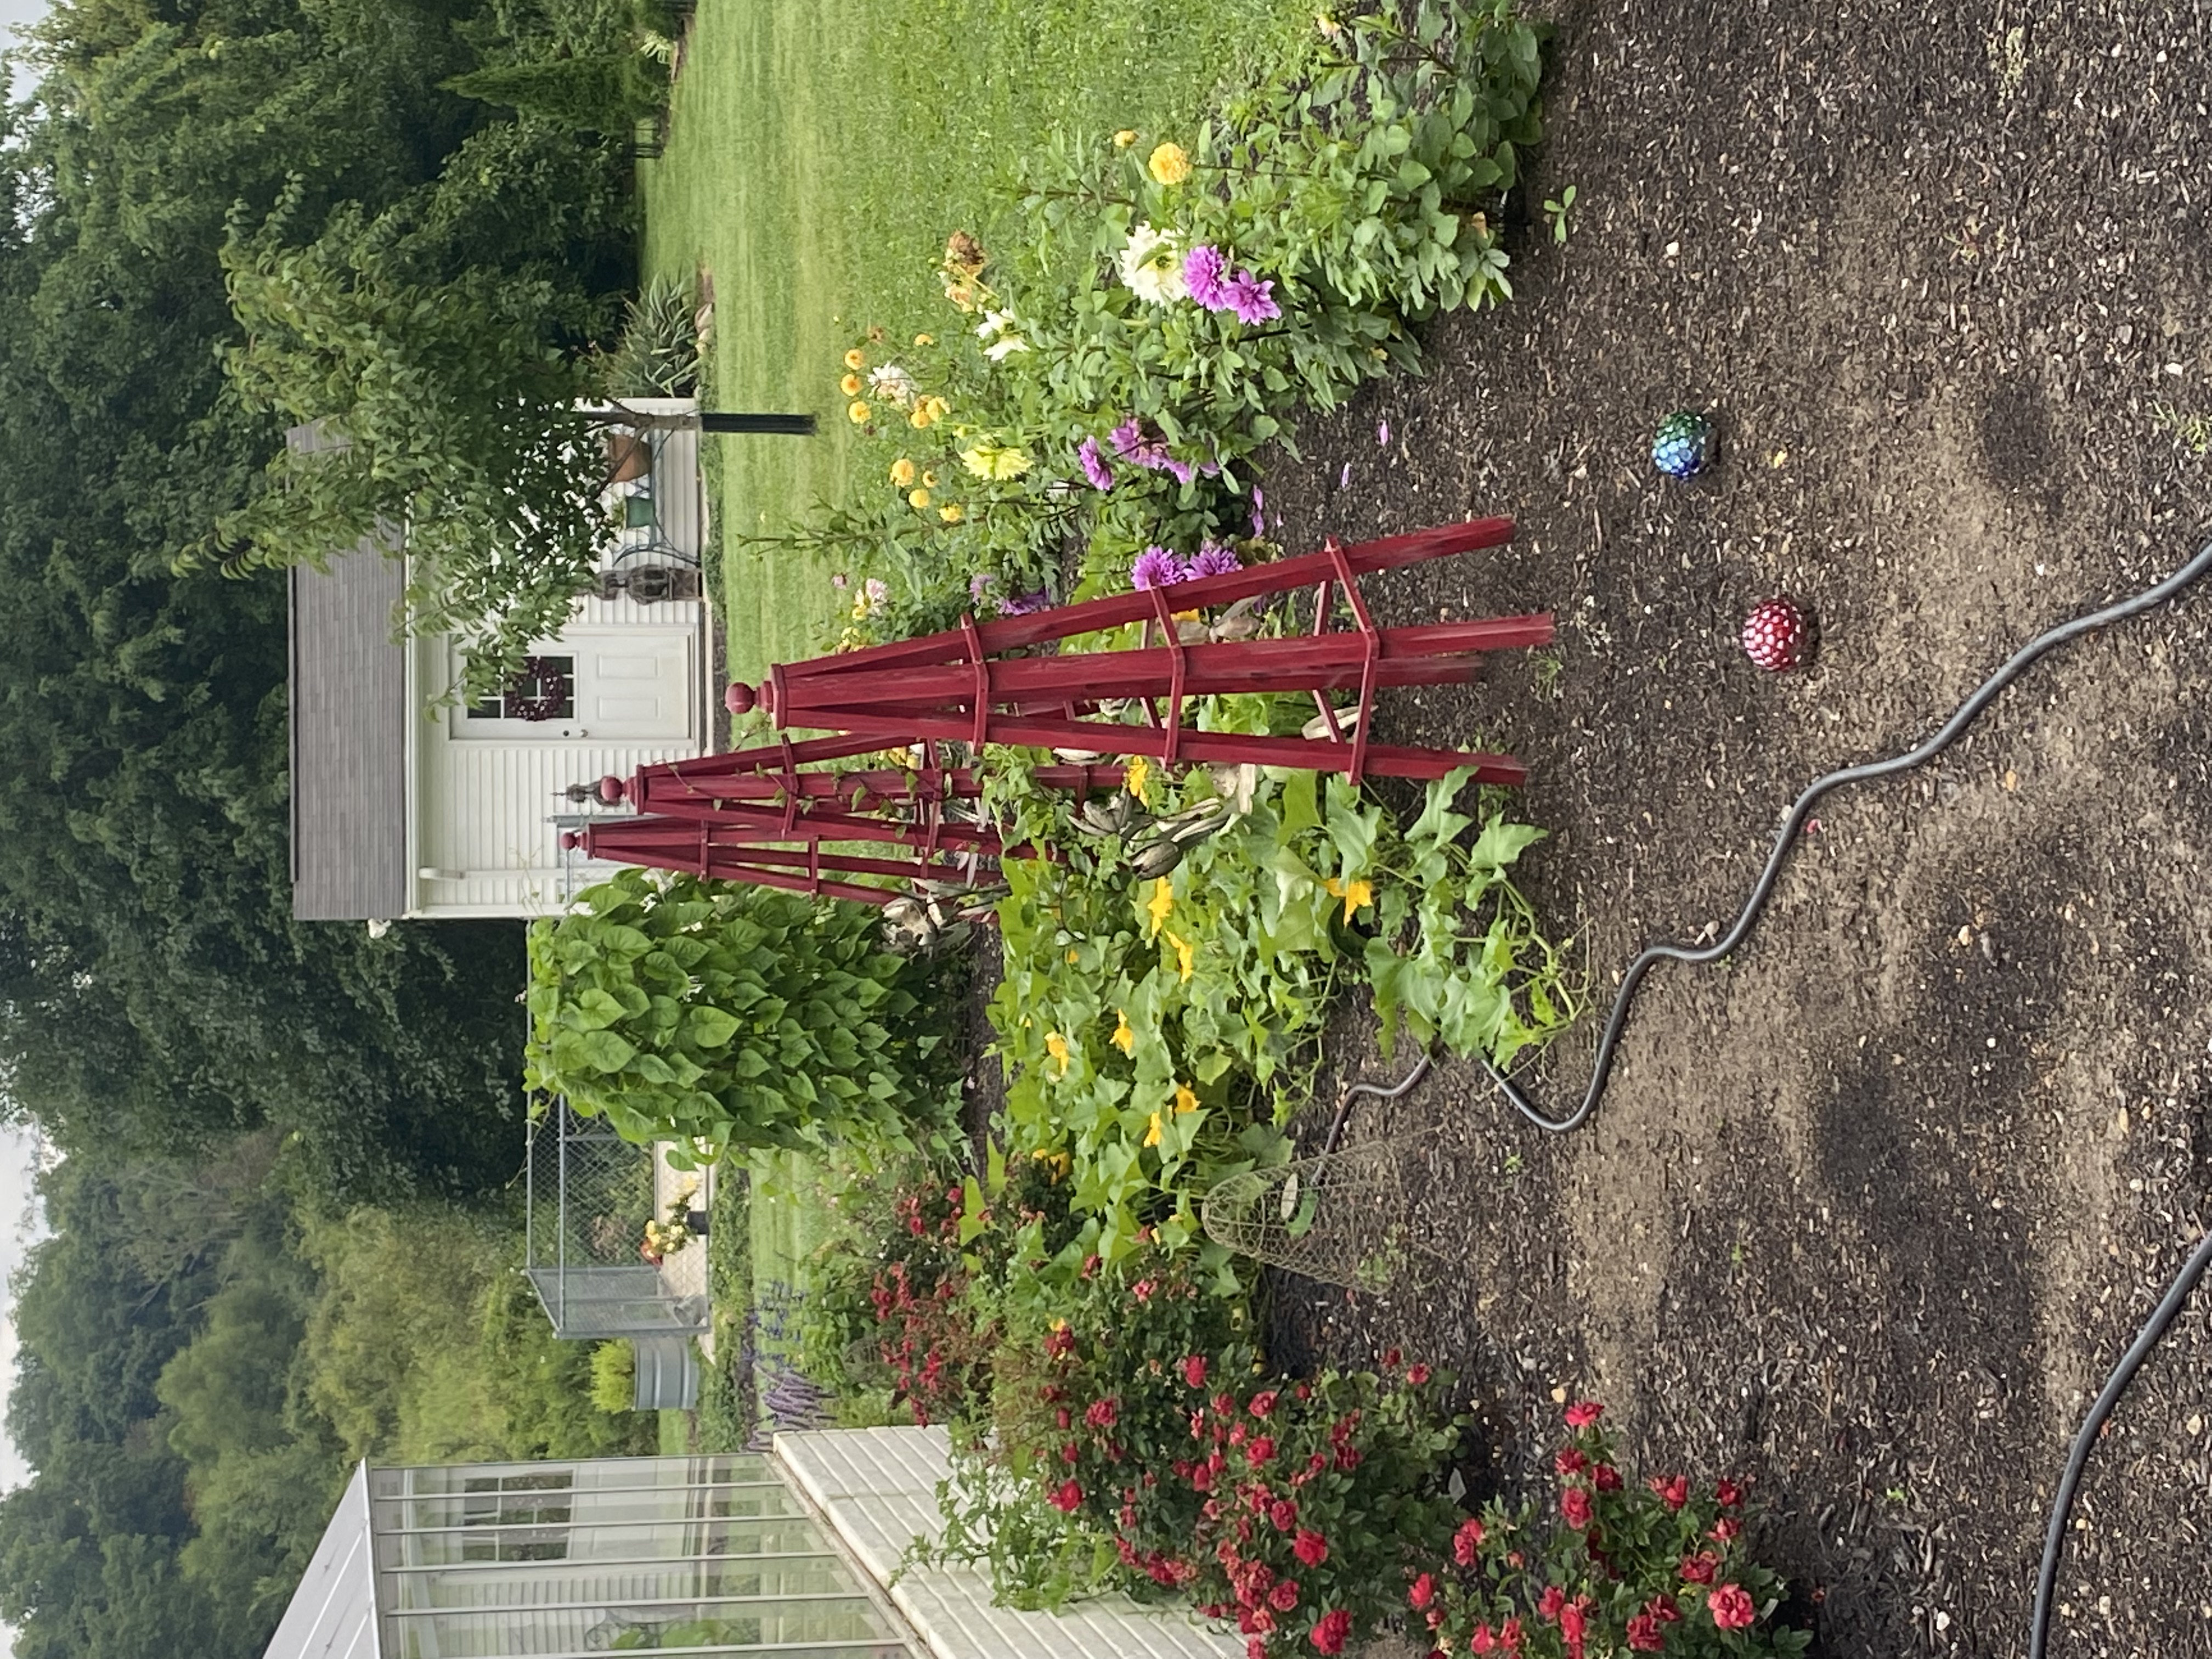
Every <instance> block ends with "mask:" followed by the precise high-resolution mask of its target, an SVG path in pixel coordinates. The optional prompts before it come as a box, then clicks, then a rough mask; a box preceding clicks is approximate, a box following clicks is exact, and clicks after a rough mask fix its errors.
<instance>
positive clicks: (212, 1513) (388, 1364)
mask: <svg viewBox="0 0 2212 1659" xmlns="http://www.w3.org/2000/svg"><path fill="white" fill-rule="evenodd" d="M272 1166H276V1168H277V1169H278V1170H279V1172H280V1174H281V1163H280V1161H279V1160H278V1159H277V1158H276V1146H275V1145H274V1143H273V1141H272V1140H271V1139H270V1137H268V1136H266V1135H264V1136H261V1137H258V1138H256V1139H252V1140H249V1141H247V1142H245V1143H242V1144H240V1145H239V1146H234V1147H233V1148H231V1149H229V1150H228V1153H227V1155H226V1156H225V1157H224V1158H221V1159H218V1160H215V1161H211V1162H210V1163H207V1164H204V1165H200V1166H197V1167H195V1166H192V1165H187V1164H173V1163H161V1162H150V1161H145V1162H133V1163H127V1164H120V1165H119V1166H114V1167H110V1168H105V1169H103V1168H100V1167H98V1166H95V1165H93V1164H89V1163H86V1162H82V1161H80V1160H76V1159H72V1160H70V1162H68V1163H67V1164H64V1165H63V1166H62V1167H61V1168H60V1169H59V1170H57V1171H56V1172H54V1173H53V1174H52V1175H50V1176H47V1177H46V1179H45V1181H44V1182H43V1189H44V1193H45V1196H46V1206H47V1216H48V1220H49V1222H50V1224H51V1225H52V1227H53V1228H54V1230H55V1235H56V1236H55V1237H53V1238H52V1239H51V1240H49V1241H48V1242H46V1243H44V1244H41V1245H40V1246H39V1247H38V1249H37V1250H36V1251H35V1252H34V1254H33V1256H32V1259H31V1261H30V1263H29V1266H28V1267H27V1268H26V1270H25V1272H24V1273H23V1274H22V1276H21V1279H20V1281H19V1292H20V1300H19V1304H18V1314H17V1322H18V1329H19V1331H20V1334H21V1343H22V1348H21V1370H20V1372H19V1376H18V1378H17V1383H16V1386H15V1392H14V1394H13V1395H12V1396H11V1398H10V1400H9V1410H8V1426H9V1433H10V1434H11V1436H12V1437H14V1438H15V1441H16V1443H17V1444H18V1445H19V1446H20V1447H21V1449H22V1451H23V1453H24V1455H26V1456H27V1458H28V1459H29V1460H30V1462H31V1463H32V1465H33V1468H34V1469H35V1470H36V1474H35V1477H34V1478H33V1480H32V1482H31V1483H30V1484H29V1485H28V1486H24V1487H21V1488H20V1489H18V1490H17V1491H15V1492H11V1493H9V1494H8V1495H7V1496H6V1497H4V1498H0V1617H4V1618H6V1619H8V1620H9V1621H10V1622H12V1623H14V1624H15V1625H16V1626H18V1627H19V1628H18V1632H17V1636H16V1652H17V1653H18V1654H19V1655H21V1656H24V1659H93V1656H99V1659H139V1656H144V1659H155V1656H167V1655H171V1654H176V1653H190V1654H192V1655H194V1656H195V1659H218V1656H228V1655H236V1656H240V1659H246V1656H251V1655H253V1654H257V1653H258V1652H259V1651H260V1649H261V1647H262V1645H263V1644H265V1642H266V1641H267V1639H268V1634H269V1632H270V1629H271V1627H273V1626H274V1624H275V1622H276V1618H277V1615H278V1614H279V1613H281V1612H282V1610H283V1605H284V1603H285V1601H286V1600H287V1599H288V1598H289V1595H290V1594H291V1590H292V1586H293V1584H294V1583H295V1580H296V1578H297V1576H298V1574H299V1571H300V1570H301V1567H302V1566H303V1565H305V1564H306V1561H307V1557H308V1556H309V1555H310V1554H311V1553H313V1548H314V1546H315V1543H316V1541H317V1540H318V1539H319V1538H320V1536H321V1535H322V1531H323V1528H324V1526H325V1524H326V1523H327V1522H328V1521H329V1519H330V1514H331V1504H332V1503H333V1501H334V1500H335V1498H336V1497H337V1492H338V1489H339V1488H340V1487H341V1486H343V1484H344V1480H345V1478H346V1475H347V1473H348V1471H349V1469H350V1468H351V1466H352V1465H353V1463H354V1462H356V1460H358V1459H360V1458H362V1457H373V1458H376V1459H379V1460H383V1461H389V1462H417V1461H430V1460H438V1459H449V1458H452V1459H467V1458H495V1459H496V1458H507V1457H538V1456H546V1455H572V1456H583V1455H614V1454H618V1453H624V1452H641V1451H649V1450H651V1449H653V1441H654V1432H655V1424H654V1421H653V1419H652V1418H651V1417H650V1416H637V1415H634V1414H631V1413H627V1412H625V1413H622V1414H621V1415H619V1416H616V1415H610V1414H608V1413H605V1412H603V1411H600V1410H599V1409H598V1408H597V1407H594V1406H592V1403H591V1400H590V1376H589V1369H590V1350H589V1347H588V1345H586V1344H581V1343H564V1342H560V1341H556V1340H555V1339H554V1337H553V1334H552V1331H551V1328H550V1325H549V1324H548V1322H547V1321H546V1319H545V1317H544V1313H543V1312H542V1310H539V1309H538V1306H537V1304H536V1303H535V1300H534V1298H533V1297H532V1294H531V1291H530V1290H529V1287H528V1285H527V1283H526V1281H524V1280H523V1279H521V1278H520V1275H519V1274H517V1273H514V1272H513V1265H514V1261H515V1259H516V1256H517V1251H516V1249H515V1244H514V1239H513V1234H512V1232H511V1231H508V1230H507V1229H506V1228H503V1227H502V1226H501V1225H499V1223H498V1221H497V1220H496V1219H495V1218H477V1217H471V1216H467V1215H464V1214H462V1213H460V1212H456V1211H453V1210H451V1209H448V1208H445V1207H442V1206H431V1205H416V1206H410V1207H409V1208H408V1209H406V1210H404V1211H398V1212H392V1211H382V1210H357V1211H355V1212H352V1213H350V1214H347V1215H333V1214H324V1213H321V1212H317V1211H315V1210H313V1209H312V1208H309V1209H301V1207H299V1206H298V1205H297V1204H296V1202H295V1200H290V1199H289V1198H288V1197H287V1195H286V1194H285V1192H284V1191H283V1183H282V1182H281V1179H280V1180H277V1181H274V1182H272V1181H271V1180H270V1171H271V1169H272Z"/></svg>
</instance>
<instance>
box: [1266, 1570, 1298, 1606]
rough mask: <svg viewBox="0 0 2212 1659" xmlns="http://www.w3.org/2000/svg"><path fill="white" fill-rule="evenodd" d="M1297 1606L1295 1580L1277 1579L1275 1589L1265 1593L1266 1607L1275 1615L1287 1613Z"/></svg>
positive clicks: (1296, 1584)
mask: <svg viewBox="0 0 2212 1659" xmlns="http://www.w3.org/2000/svg"><path fill="white" fill-rule="evenodd" d="M1297 1604H1298V1581H1297V1579H1295V1578H1280V1579H1278V1580H1276V1581H1275V1588H1274V1589H1271V1590H1269V1591H1268V1592H1267V1605H1268V1606H1269V1607H1273V1608H1274V1610H1275V1611H1276V1612H1277V1613H1288V1612H1289V1611H1290V1610H1291V1608H1292V1607H1296V1606H1297Z"/></svg>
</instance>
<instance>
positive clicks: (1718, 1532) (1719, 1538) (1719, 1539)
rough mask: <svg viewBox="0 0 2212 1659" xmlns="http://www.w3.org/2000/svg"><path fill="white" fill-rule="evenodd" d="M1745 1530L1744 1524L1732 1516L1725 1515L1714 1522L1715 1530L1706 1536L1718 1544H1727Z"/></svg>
mask: <svg viewBox="0 0 2212 1659" xmlns="http://www.w3.org/2000/svg"><path fill="white" fill-rule="evenodd" d="M1742 1530H1743V1522H1741V1521H1739V1520H1737V1519H1736V1518H1735V1516H1732V1515H1724V1516H1721V1518H1720V1519H1719V1520H1717V1521H1716V1522H1713V1529H1712V1530H1711V1532H1709V1533H1707V1534H1705V1536H1706V1537H1708V1538H1710V1539H1711V1540H1713V1541H1714V1542H1716V1543H1720V1544H1725V1543H1727V1542H1729V1541H1730V1540H1731V1539H1733V1538H1734V1537H1735V1535H1736V1534H1738V1533H1740V1532H1741V1531H1742Z"/></svg>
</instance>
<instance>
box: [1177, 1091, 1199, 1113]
mask: <svg viewBox="0 0 2212 1659" xmlns="http://www.w3.org/2000/svg"><path fill="white" fill-rule="evenodd" d="M1197 1109H1198V1097H1197V1096H1196V1095H1195V1094H1194V1093H1192V1092H1191V1088H1190V1085H1188V1084H1187V1083H1178V1084H1176V1116H1178V1117H1180V1116H1182V1115H1183V1114H1184V1113H1185V1112H1194V1111H1196V1110H1197Z"/></svg>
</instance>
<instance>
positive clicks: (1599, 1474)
mask: <svg viewBox="0 0 2212 1659" xmlns="http://www.w3.org/2000/svg"><path fill="white" fill-rule="evenodd" d="M1590 1485H1592V1486H1595V1487H1596V1488H1597V1489H1598V1490H1599V1491H1600V1492H1619V1491H1620V1470H1619V1469H1616V1468H1613V1465H1612V1464H1610V1463H1600V1464H1599V1465H1598V1466H1597V1467H1596V1468H1594V1469H1592V1470H1591V1471H1590Z"/></svg>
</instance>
